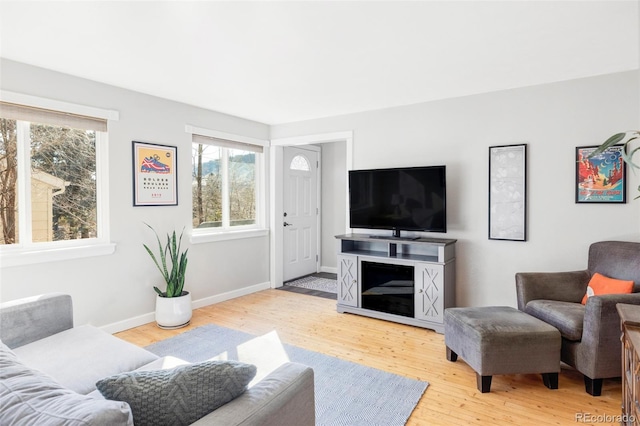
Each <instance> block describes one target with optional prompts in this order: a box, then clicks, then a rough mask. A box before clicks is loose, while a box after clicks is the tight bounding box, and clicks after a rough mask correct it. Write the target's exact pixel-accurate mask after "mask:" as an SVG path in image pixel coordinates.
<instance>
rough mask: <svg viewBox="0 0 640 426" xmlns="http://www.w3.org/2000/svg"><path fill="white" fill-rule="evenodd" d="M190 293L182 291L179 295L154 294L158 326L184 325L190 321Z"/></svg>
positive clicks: (174, 326)
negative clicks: (163, 295) (162, 295)
mask: <svg viewBox="0 0 640 426" xmlns="http://www.w3.org/2000/svg"><path fill="white" fill-rule="evenodd" d="M191 312H192V309H191V293H189V292H188V291H183V292H182V296H179V297H161V296H160V295H157V296H156V323H158V327H160V328H168V329H174V328H180V327H185V326H187V325H188V324H189V321H191Z"/></svg>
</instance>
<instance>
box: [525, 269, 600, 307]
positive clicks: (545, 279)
mask: <svg viewBox="0 0 640 426" xmlns="http://www.w3.org/2000/svg"><path fill="white" fill-rule="evenodd" d="M590 278H591V274H590V273H589V271H587V270H584V271H572V272H518V273H517V274H516V296H517V298H518V309H520V310H521V311H523V310H524V308H525V306H527V303H529V302H530V301H531V300H536V299H546V300H558V301H561V302H580V301H581V300H582V297H583V296H584V294H585V292H586V291H587V284H588V283H589V279H590Z"/></svg>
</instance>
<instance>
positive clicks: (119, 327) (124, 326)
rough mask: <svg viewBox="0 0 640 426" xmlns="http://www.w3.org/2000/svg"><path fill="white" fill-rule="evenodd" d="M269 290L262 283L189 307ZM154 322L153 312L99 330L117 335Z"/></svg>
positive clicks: (154, 315) (266, 284)
mask: <svg viewBox="0 0 640 426" xmlns="http://www.w3.org/2000/svg"><path fill="white" fill-rule="evenodd" d="M269 288H271V283H269V282H264V283H261V284H256V285H252V286H249V287H244V288H241V289H238V290H233V291H228V292H226V293H222V294H217V295H215V296H209V297H205V298H203V299H198V300H193V301H192V302H191V307H192V308H193V309H198V308H203V307H205V306H209V305H214V304H216V303H220V302H224V301H225V300H231V299H235V298H236V297H240V296H246V295H247V294H251V293H256V292H258V291H262V290H267V289H269ZM155 320H156V314H155V312H150V313H148V314H143V315H139V316H137V317H133V318H129V319H126V320H124V321H118V322H114V323H111V324H107V325H103V326H102V327H100V329H102V330H104V331H106V332H107V333H109V334H114V333H118V332H120V331H124V330H128V329H130V328H134V327H139V326H141V325H144V324H148V323H150V322H154V321H155Z"/></svg>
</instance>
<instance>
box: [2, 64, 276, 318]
mask: <svg viewBox="0 0 640 426" xmlns="http://www.w3.org/2000/svg"><path fill="white" fill-rule="evenodd" d="M0 67H1V69H2V79H1V81H0V88H2V90H7V91H12V92H18V93H23V94H28V95H34V96H39V97H44V98H50V99H55V100H60V101H66V102H72V103H76V104H81V105H88V106H94V107H98V108H104V109H112V110H117V111H119V113H120V120H119V121H115V122H112V123H110V125H109V177H110V181H109V185H110V194H109V196H110V202H111V206H110V211H109V217H110V220H111V239H112V241H113V242H115V243H116V244H117V248H116V251H115V253H114V254H113V255H109V256H100V257H91V258H85V259H77V260H70V261H64V262H56V263H42V264H36V265H30V266H24V267H2V268H1V269H0V274H1V277H0V278H1V283H2V284H1V288H0V300H2V301H5V300H11V299H15V298H18V297H23V296H31V295H35V294H39V293H44V292H52V291H54V292H64V293H69V294H71V295H72V296H73V301H74V306H75V320H76V324H84V323H92V324H94V325H97V326H105V325H108V327H107V329H110V330H112V331H113V330H117V329H122V328H125V327H128V326H131V325H136V324H135V323H144V322H149V321H152V320H153V317H152V315H151V313H152V312H153V311H154V306H155V305H154V303H155V293H154V291H153V289H152V287H153V285H158V286H160V287H161V288H163V286H162V278H161V276H160V273H159V272H158V271H157V270H156V269H155V266H154V265H153V263H152V262H151V260H150V259H149V257H148V255H147V254H146V252H145V251H144V249H143V247H142V244H143V243H151V244H152V243H154V241H155V240H154V237H153V234H152V233H151V231H150V230H149V229H148V228H146V226H144V224H143V222H148V223H149V224H151V225H153V226H154V227H155V228H156V229H157V230H158V231H159V233H160V234H161V235H162V234H164V233H166V232H169V231H171V230H173V229H174V228H175V229H177V230H178V231H179V230H180V229H182V227H183V226H186V227H187V229H189V228H190V223H191V173H190V169H191V139H190V138H191V136H190V135H189V134H187V133H186V132H185V125H186V124H191V125H194V126H197V127H202V128H207V129H212V130H219V131H223V132H227V133H232V134H237V135H243V136H249V137H253V138H258V139H265V140H266V139H268V137H269V127H268V126H267V125H264V124H261V123H256V122H252V121H248V120H244V119H240V118H237V117H232V116H229V115H225V114H221V113H216V112H212V111H207V110H204V109H200V108H196V107H192V106H188V105H184V104H180V103H176V102H172V101H168V100H164V99H160V98H156V97H152V96H148V95H144V94H141V93H136V92H132V91H128V90H125V89H121V88H116V87H112V86H108V85H104V84H100V83H95V82H92V81H88V80H83V79H79V78H75V77H72V76H69V75H64V74H60V73H56V72H52V71H48V70H44V69H41V68H36V67H31V66H28V65H25V64H20V63H16V62H12V61H7V60H2V62H1V63H0ZM122 72H131V70H127V69H126V66H124V67H123V69H122ZM167 84H172V82H170V81H167ZM134 140H135V141H145V142H155V143H159V144H166V145H174V146H177V147H178V171H179V179H178V180H179V182H178V185H179V187H178V199H179V205H178V206H170V207H133V206H132V159H131V152H132V149H131V142H132V141H134ZM266 163H267V164H268V161H267V162H266ZM265 187H266V186H265ZM267 223H268V222H267ZM186 239H187V241H186V246H188V247H189V246H190V248H189V254H190V256H189V267H188V269H187V288H186V289H187V290H189V291H191V293H192V296H193V299H194V300H195V301H196V304H197V303H200V304H204V303H211V302H212V301H218V300H222V299H224V298H226V297H230V296H231V295H237V294H241V293H243V292H247V291H251V290H254V289H255V288H259V287H265V286H268V281H269V264H268V261H269V243H268V237H260V238H252V239H244V240H233V241H224V242H217V243H206V244H197V245H190V244H189V241H188V237H187V238H186Z"/></svg>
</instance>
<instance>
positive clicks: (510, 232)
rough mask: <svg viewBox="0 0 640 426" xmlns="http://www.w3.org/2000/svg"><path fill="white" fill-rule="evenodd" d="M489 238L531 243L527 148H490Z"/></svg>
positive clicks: (520, 146)
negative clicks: (528, 230) (529, 233)
mask: <svg viewBox="0 0 640 426" xmlns="http://www.w3.org/2000/svg"><path fill="white" fill-rule="evenodd" d="M489 239H490V240H509V241H526V240H527V145H526V144H519V145H503V146H491V147H489Z"/></svg>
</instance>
